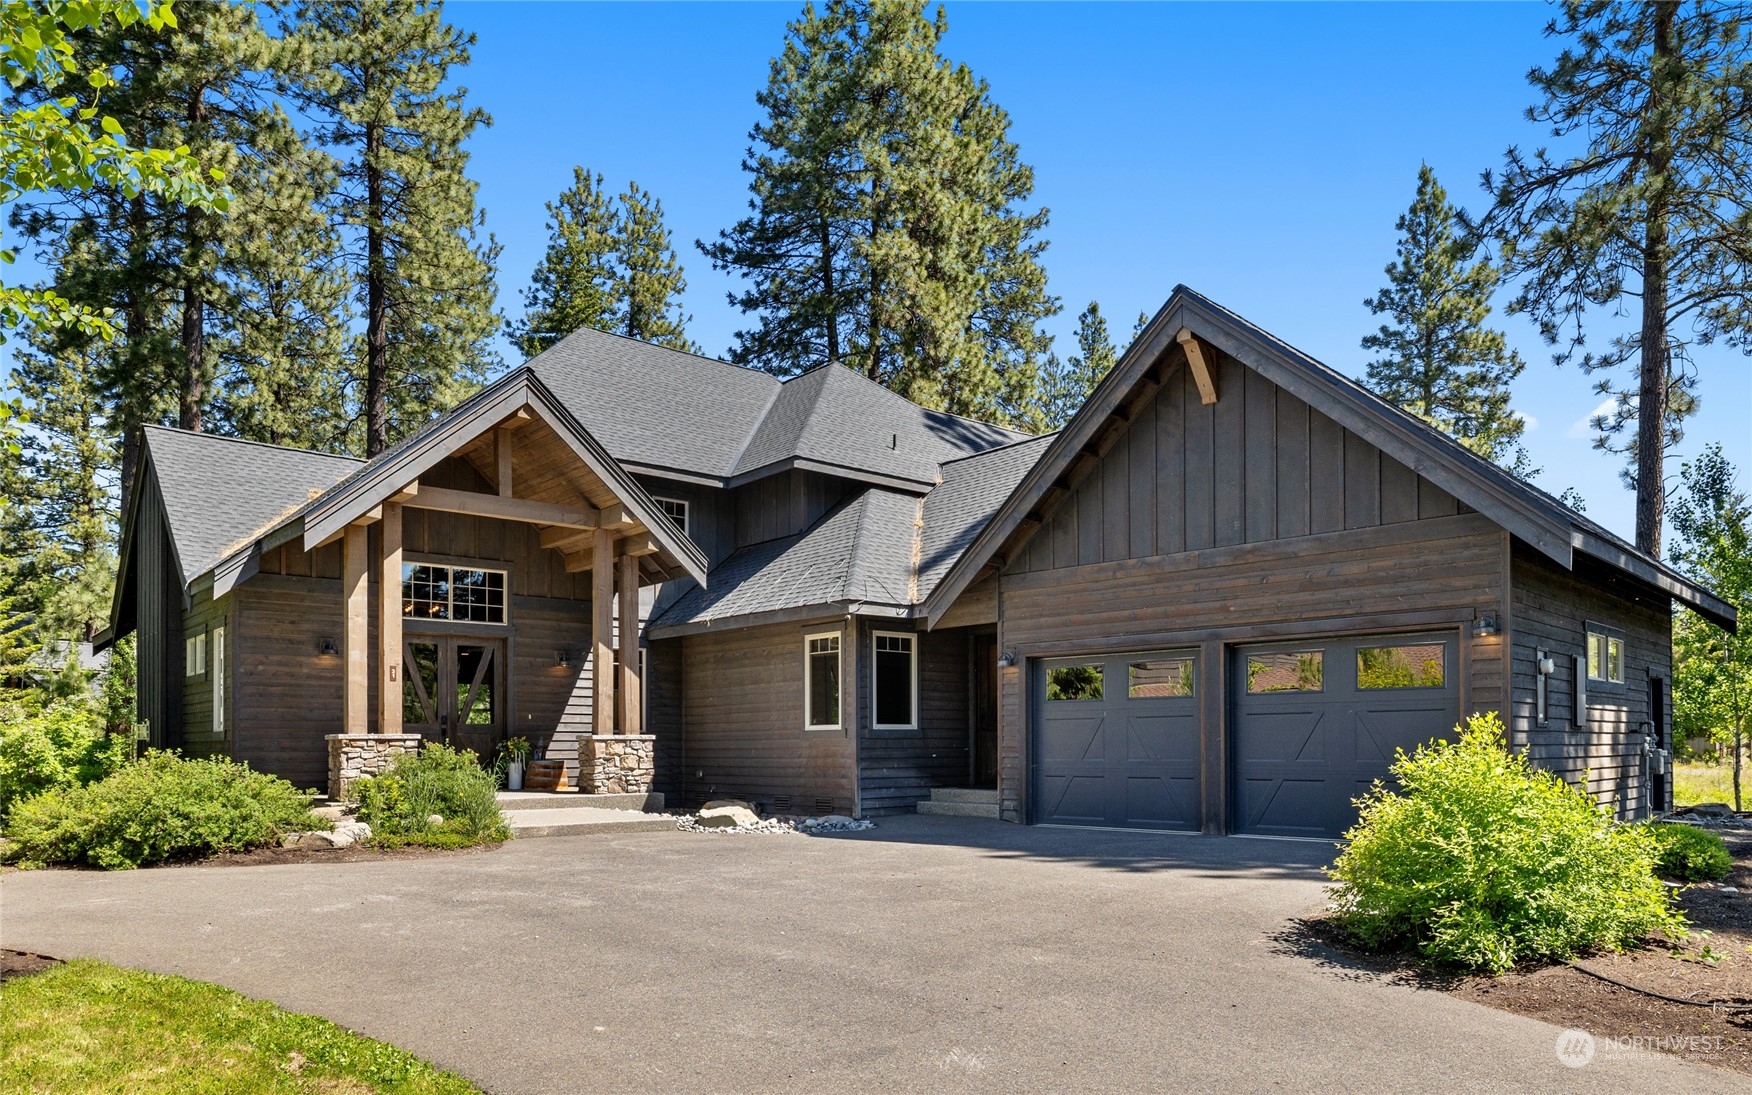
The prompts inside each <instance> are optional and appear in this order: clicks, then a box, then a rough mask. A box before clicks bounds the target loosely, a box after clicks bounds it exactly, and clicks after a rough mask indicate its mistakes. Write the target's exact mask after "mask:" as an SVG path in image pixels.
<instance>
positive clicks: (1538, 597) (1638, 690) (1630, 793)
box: [1510, 544, 1673, 817]
mask: <svg viewBox="0 0 1752 1095" xmlns="http://www.w3.org/2000/svg"><path fill="white" fill-rule="evenodd" d="M1510 573H1511V578H1512V581H1513V584H1514V589H1513V595H1512V598H1511V601H1512V605H1513V607H1512V611H1511V622H1510V638H1511V666H1512V672H1513V688H1514V701H1513V704H1512V710H1513V716H1512V719H1511V722H1510V735H1511V738H1512V740H1513V742H1514V745H1515V747H1516V748H1517V749H1525V750H1527V753H1528V757H1529V759H1531V760H1532V762H1533V764H1534V765H1535V766H1536V767H1539V768H1543V769H1546V770H1548V771H1551V772H1555V773H1557V774H1558V775H1560V776H1562V777H1563V778H1564V779H1565V780H1566V781H1568V782H1570V783H1572V784H1574V785H1576V786H1582V785H1584V784H1585V785H1586V786H1587V788H1588V790H1589V792H1590V793H1592V794H1593V795H1594V797H1595V798H1596V799H1597V800H1598V801H1599V802H1601V803H1602V804H1608V805H1611V806H1612V807H1613V808H1614V809H1615V810H1616V811H1617V813H1618V816H1620V817H1641V816H1643V814H1644V813H1646V812H1647V808H1648V806H1649V803H1648V802H1647V799H1646V792H1645V780H1646V775H1647V769H1646V761H1645V758H1644V752H1643V749H1644V746H1643V742H1644V738H1645V726H1644V724H1645V723H1648V722H1650V720H1651V715H1650V708H1651V706H1652V697H1651V690H1652V688H1653V687H1654V685H1653V683H1652V682H1653V681H1654V680H1655V679H1659V680H1660V681H1662V682H1670V681H1671V679H1672V669H1673V665H1672V659H1673V635H1672V610H1671V608H1670V607H1669V602H1668V599H1667V597H1666V595H1665V594H1661V593H1658V592H1656V591H1655V590H1653V589H1650V588H1647V587H1644V586H1643V585H1642V584H1641V583H1639V582H1636V581H1634V580H1633V579H1630V578H1628V577H1626V576H1624V575H1622V574H1617V573H1615V572H1613V571H1612V570H1611V569H1610V568H1608V567H1607V566H1606V565H1605V564H1603V563H1599V562H1596V561H1594V560H1592V559H1590V558H1588V557H1586V556H1583V555H1580V554H1578V555H1577V556H1576V570H1575V572H1574V573H1572V572H1569V571H1565V570H1563V569H1561V568H1559V567H1557V566H1556V565H1555V564H1553V563H1551V562H1550V561H1549V560H1547V559H1546V558H1545V557H1543V556H1541V555H1539V554H1537V553H1536V552H1534V551H1532V550H1531V549H1530V548H1527V547H1526V546H1525V545H1522V544H1516V545H1515V549H1514V554H1513V557H1512V563H1511V572H1510ZM1590 623H1593V624H1603V625H1605V626H1606V627H1609V628H1614V629H1617V630H1619V631H1622V632H1624V636H1625V643H1624V682H1623V683H1622V684H1610V683H1606V682H1603V681H1589V682H1588V686H1587V696H1588V713H1587V726H1586V727H1578V726H1577V725H1576V719H1575V700H1576V662H1575V657H1576V656H1577V655H1581V656H1583V657H1584V659H1585V657H1586V654H1587V625H1588V624H1590ZM1540 650H1545V651H1547V652H1548V653H1549V654H1550V655H1551V656H1552V658H1553V659H1554V661H1555V663H1556V665H1555V669H1556V672H1555V673H1553V674H1552V675H1551V676H1550V677H1548V678H1546V682H1545V686H1546V715H1547V718H1546V725H1544V726H1540V725H1538V723H1537V712H1536V704H1537V699H1536V691H1537V687H1538V680H1537V676H1536V670H1535V666H1534V659H1535V657H1536V655H1537V652H1538V651H1540ZM1582 672H1584V673H1585V672H1586V668H1585V667H1584V668H1583V669H1582ZM1663 722H1664V723H1665V725H1664V726H1663V727H1662V728H1661V729H1662V733H1661V740H1663V741H1666V742H1669V743H1670V742H1671V741H1672V705H1671V703H1670V702H1669V703H1667V704H1666V705H1665V710H1664V712H1663ZM1656 808H1658V809H1664V808H1665V804H1658V805H1657V807H1656Z"/></svg>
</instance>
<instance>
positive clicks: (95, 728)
mask: <svg viewBox="0 0 1752 1095" xmlns="http://www.w3.org/2000/svg"><path fill="white" fill-rule="evenodd" d="M132 752H133V743H132V742H130V741H129V740H128V738H127V736H126V735H124V734H111V733H108V732H106V729H105V726H104V721H103V715H102V713H101V712H100V711H98V710H97V709H96V708H95V706H94V705H92V704H90V703H81V702H78V701H62V702H58V703H51V704H49V705H47V706H46V707H41V708H36V709H32V708H30V707H27V706H26V705H24V704H22V703H5V704H0V819H4V818H5V817H6V815H7V813H8V812H9V811H10V810H11V809H12V807H13V806H14V805H15V804H16V803H18V802H21V801H23V800H24V799H26V798H29V797H30V796H32V795H36V794H41V793H42V792H44V791H53V790H57V789H60V788H65V787H76V786H79V785H81V784H86V783H93V782H95V781H97V780H100V779H102V778H104V777H105V776H107V775H109V774H110V773H111V772H114V771H117V770H118V769H120V768H121V767H122V766H123V765H125V764H127V763H128V761H129V759H130V756H131V754H132Z"/></svg>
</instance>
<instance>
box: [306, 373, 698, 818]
mask: <svg viewBox="0 0 1752 1095" xmlns="http://www.w3.org/2000/svg"><path fill="white" fill-rule="evenodd" d="M551 401H552V396H551V395H550V394H548V393H547V391H546V389H545V388H544V387H542V385H541V384H540V382H539V381H538V380H536V379H535V377H534V376H533V375H532V374H529V373H528V372H527V371H526V370H519V371H518V372H517V373H514V374H512V375H511V376H509V377H507V378H506V379H505V380H503V381H500V382H499V383H498V384H495V385H494V386H492V387H491V388H488V389H487V390H486V391H483V392H482V393H480V394H479V395H477V396H476V397H475V398H474V399H472V400H470V401H469V402H468V403H466V404H464V405H463V407H461V408H458V410H457V411H456V412H454V413H453V414H452V415H451V416H449V417H447V418H446V419H445V421H444V426H443V427H442V428H437V429H431V430H429V431H427V432H426V433H424V434H418V435H415V436H414V437H413V438H410V439H409V440H408V441H406V442H403V443H402V444H401V445H400V446H397V447H396V448H394V449H392V450H390V451H389V452H387V453H385V454H384V455H382V456H380V457H378V458H377V459H376V460H374V461H373V462H372V463H371V464H369V465H367V466H366V467H365V468H364V469H362V470H361V471H360V472H359V473H358V474H357V475H355V476H353V477H352V478H350V479H348V480H346V481H344V482H342V483H341V484H339V485H338V486H337V487H336V488H334V489H333V490H332V491H330V492H328V493H326V494H324V495H323V496H321V497H319V498H317V499H315V500H314V502H313V504H312V505H311V507H310V508H309V510H308V511H307V512H306V513H305V514H304V517H303V520H302V522H300V526H301V527H300V528H299V529H298V532H299V533H300V534H301V536H302V544H301V545H299V544H297V543H295V542H294V543H287V544H285V545H284V549H283V550H294V549H296V548H297V547H299V546H301V547H302V549H303V551H304V552H305V553H306V554H309V553H314V552H318V551H321V550H322V549H324V548H326V547H328V546H329V545H331V544H338V545H339V548H340V555H341V568H340V569H341V603H340V604H339V605H337V606H335V612H336V614H337V617H338V619H337V622H338V623H339V625H340V626H339V628H338V630H339V633H340V637H341V641H340V643H339V644H338V649H335V648H334V644H332V643H328V642H325V643H324V647H325V649H324V651H323V653H324V655H325V656H330V657H335V656H338V658H339V659H340V662H341V668H342V670H343V683H342V719H341V726H340V727H339V731H340V732H339V733H338V734H333V735H330V741H329V762H330V763H329V782H330V788H329V791H330V794H331V795H336V796H339V795H341V794H344V792H345V789H346V786H347V785H349V784H350V783H351V782H352V781H353V780H354V779H357V778H358V777H359V776H361V775H368V774H371V773H372V772H373V771H375V770H376V769H378V768H379V767H381V766H382V765H383V764H384V763H385V762H386V760H387V758H388V757H389V756H390V755H393V753H395V752H396V751H399V750H405V749H408V748H417V747H418V745H419V743H421V742H424V741H444V742H447V743H449V744H451V745H453V746H455V747H457V748H466V749H471V750H473V751H475V752H476V753H477V755H479V756H480V757H481V758H482V760H483V762H490V761H491V760H492V758H493V755H494V752H495V751H496V750H497V748H498V747H499V745H500V744H501V743H503V742H504V741H505V740H506V739H507V738H508V737H512V736H518V737H526V738H528V739H529V740H530V741H531V743H532V745H533V746H534V749H535V755H536V756H537V757H542V756H546V757H547V758H549V759H564V760H565V761H567V762H568V767H569V768H571V769H572V772H570V773H568V774H569V775H570V777H571V778H570V780H569V782H571V784H572V785H573V786H575V787H577V788H578V789H579V790H580V791H582V792H584V793H586V794H597V793H603V794H613V795H621V794H634V795H643V794H645V793H647V792H649V791H650V788H651V781H652V777H653V770H654V761H655V757H654V752H655V739H654V738H653V737H651V736H650V735H648V734H646V733H645V732H644V731H645V715H644V703H643V681H642V678H641V667H642V659H641V657H640V653H639V590H640V588H641V587H642V586H645V585H651V584H655V583H658V582H663V581H667V580H671V579H677V578H682V577H689V578H694V579H695V580H697V581H700V582H702V583H703V582H704V579H705V561H704V558H703V557H702V556H701V555H700V553H699V550H698V548H697V547H695V546H694V545H693V544H692V542H690V541H689V540H688V539H687V538H686V537H685V536H684V535H683V534H682V533H681V531H680V530H679V529H678V528H676V527H675V526H674V525H673V523H672V522H670V521H669V519H668V517H667V516H665V515H664V514H663V513H662V511H661V510H660V509H659V508H658V507H657V505H656V503H654V502H653V501H652V500H651V499H650V497H649V496H648V495H646V493H645V491H644V490H643V489H642V488H641V487H640V486H639V485H638V484H637V483H636V482H635V481H634V480H633V479H632V478H631V477H630V476H628V475H627V474H626V472H625V471H624V470H623V469H621V468H620V467H619V466H618V465H617V464H615V462H614V461H613V460H612V459H611V458H610V457H608V455H607V454H606V453H605V452H604V451H603V450H602V449H601V448H600V446H598V445H597V444H596V442H595V441H594V440H593V439H592V438H590V437H589V435H588V434H587V433H585V432H584V431H583V430H582V429H581V428H580V427H579V426H578V425H577V423H576V422H575V421H574V420H573V419H572V418H571V417H570V416H569V415H566V414H565V413H564V412H563V411H559V410H558V409H557V407H555V406H552V405H550V404H551ZM411 533H413V534H414V535H411ZM287 539H288V540H291V539H292V537H290V536H288V537H287ZM313 607H314V606H313Z"/></svg>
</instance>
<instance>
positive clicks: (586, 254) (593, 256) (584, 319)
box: [511, 167, 620, 357]
mask: <svg viewBox="0 0 1752 1095" xmlns="http://www.w3.org/2000/svg"><path fill="white" fill-rule="evenodd" d="M547 212H548V224H547V229H548V246H547V251H546V252H545V253H544V254H543V255H542V257H541V262H540V263H539V264H537V266H536V268H535V272H534V273H533V274H531V275H530V278H529V288H528V289H526V290H524V293H523V307H524V313H523V319H522V320H521V321H519V322H518V323H517V324H515V325H514V326H513V328H512V331H511V336H512V338H513V339H514V340H515V341H516V343H517V347H518V349H520V350H522V351H523V356H524V357H534V356H535V355H536V354H539V353H541V352H542V351H543V350H545V349H547V348H548V347H549V346H552V345H553V344H554V343H556V342H558V341H559V340H560V339H562V338H565V337H566V336H567V335H569V334H571V333H572V332H573V331H576V330H578V329H580V328H583V327H594V328H596V329H597V330H602V331H610V330H614V329H616V327H617V326H618V324H617V322H616V312H617V308H616V297H617V295H618V293H619V280H620V278H619V274H618V272H617V271H616V269H615V251H616V244H617V239H618V236H619V234H620V224H619V221H620V218H619V217H618V216H616V214H615V211H614V205H613V202H612V201H611V199H610V198H609V195H608V192H607V191H605V190H604V189H603V188H602V175H601V174H600V173H597V174H592V173H591V172H589V171H586V170H585V169H584V168H582V167H574V168H572V185H571V186H569V187H567V188H566V189H565V190H563V191H561V192H560V196H559V197H558V198H557V199H556V200H554V201H551V202H549V203H548V205H547Z"/></svg>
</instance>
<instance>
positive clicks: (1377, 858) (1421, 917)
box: [1330, 715, 1685, 973]
mask: <svg viewBox="0 0 1752 1095" xmlns="http://www.w3.org/2000/svg"><path fill="white" fill-rule="evenodd" d="M1393 774H1394V776H1395V777H1396V778H1397V779H1398V781H1399V785H1400V790H1398V791H1393V790H1390V789H1388V788H1387V787H1385V786H1382V785H1380V784H1377V785H1376V786H1375V787H1374V788H1373V789H1372V790H1370V792H1369V793H1368V794H1367V795H1365V796H1364V797H1363V798H1362V799H1360V800H1358V804H1359V805H1360V806H1361V808H1362V818H1361V820H1360V821H1359V822H1358V823H1357V826H1356V828H1354V829H1352V830H1351V831H1350V832H1349V833H1347V834H1346V835H1347V836H1348V837H1349V838H1350V841H1351V843H1350V846H1349V847H1347V848H1346V849H1345V850H1344V852H1343V853H1342V854H1341V855H1340V856H1339V857H1338V861H1337V862H1336V863H1335V864H1334V865H1333V866H1332V869H1331V871H1330V873H1331V875H1332V878H1333V879H1334V881H1335V882H1336V883H1337V885H1336V886H1334V887H1333V889H1332V895H1333V897H1334V899H1335V908H1336V914H1337V917H1338V919H1339V922H1340V923H1341V924H1342V925H1343V926H1344V927H1345V928H1347V929H1348V930H1349V931H1350V932H1351V933H1352V934H1353V935H1354V936H1356V937H1357V938H1358V939H1360V940H1361V941H1362V942H1364V943H1365V944H1368V945H1370V946H1375V947H1391V946H1404V945H1410V946H1412V947H1415V948H1416V949H1417V951H1418V952H1419V953H1421V954H1422V955H1424V956H1425V957H1426V958H1429V959H1432V960H1434V961H1437V962H1443V963H1453V964H1457V965H1460V966H1464V967H1467V968H1470V969H1482V970H1488V971H1490V972H1492V973H1501V972H1503V971H1504V970H1507V969H1508V968H1510V967H1511V966H1513V965H1515V964H1516V963H1517V962H1520V961H1523V960H1526V959H1542V958H1543V959H1561V958H1568V957H1570V956H1572V955H1575V954H1579V953H1583V952H1586V951H1591V950H1601V949H1605V950H1621V949H1623V948H1624V947H1626V946H1628V945H1631V944H1633V943H1635V942H1637V941H1639V940H1641V939H1642V938H1644V937H1646V936H1648V935H1650V934H1652V933H1655V932H1662V933H1665V934H1667V935H1669V936H1675V937H1676V936H1678V935H1680V934H1682V933H1683V932H1684V931H1685V919H1684V917H1683V915H1682V914H1680V912H1679V911H1678V909H1677V908H1676V907H1675V906H1674V904H1673V900H1672V898H1671V896H1670V895H1669V894H1668V892H1667V890H1666V887H1664V886H1663V885H1662V884H1661V882H1660V880H1659V879H1657V878H1656V877H1655V874H1654V870H1653V867H1654V861H1655V838H1654V836H1653V835H1652V834H1651V833H1650V832H1649V827H1648V826H1646V825H1621V824H1618V823H1617V822H1614V821H1613V820H1612V819H1611V818H1610V817H1608V816H1607V815H1606V813H1605V812H1604V811H1602V810H1601V809H1600V808H1599V807H1598V806H1597V805H1595V803H1594V802H1593V801H1592V800H1591V799H1590V798H1588V796H1587V795H1586V794H1585V793H1583V792H1582V791H1579V790H1577V789H1575V788H1573V787H1571V786H1569V785H1568V784H1566V783H1564V782H1563V780H1561V779H1559V778H1558V777H1557V776H1555V775H1553V774H1551V773H1549V772H1538V771H1534V770H1533V769H1532V767H1531V766H1530V765H1529V764H1528V762H1527V759H1526V758H1525V757H1523V756H1519V755H1516V754H1513V753H1511V752H1509V750H1508V749H1507V748H1506V747H1505V746H1504V744H1503V726H1502V722H1501V721H1500V720H1499V719H1498V718H1497V717H1496V716H1495V715H1475V716H1473V718H1472V719H1471V720H1470V721H1469V722H1468V723H1467V724H1466V725H1465V726H1463V727H1461V728H1460V735H1459V741H1457V742H1434V743H1431V744H1429V745H1426V746H1423V747H1421V748H1419V749H1418V750H1417V752H1416V753H1415V754H1413V755H1411V756H1406V755H1405V754H1404V753H1403V752H1402V753H1401V754H1400V755H1399V757H1398V759H1397V760H1396V761H1395V762H1394V764H1393Z"/></svg>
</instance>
